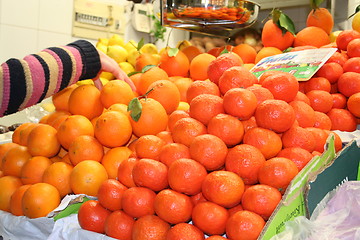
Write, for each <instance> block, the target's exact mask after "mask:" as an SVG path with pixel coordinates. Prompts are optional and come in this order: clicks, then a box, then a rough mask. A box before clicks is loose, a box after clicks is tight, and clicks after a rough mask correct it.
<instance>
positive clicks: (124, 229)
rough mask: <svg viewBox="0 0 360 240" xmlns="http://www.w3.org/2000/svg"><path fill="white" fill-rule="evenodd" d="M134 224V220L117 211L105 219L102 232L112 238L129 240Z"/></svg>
mask: <svg viewBox="0 0 360 240" xmlns="http://www.w3.org/2000/svg"><path fill="white" fill-rule="evenodd" d="M134 223H135V219H134V218H132V217H130V216H129V215H128V214H126V213H125V212H123V211H121V210H117V211H114V212H112V213H111V214H110V215H109V216H108V217H107V218H106V219H105V223H104V232H105V234H106V235H107V236H109V237H112V238H116V239H123V240H131V234H132V229H133V226H134Z"/></svg>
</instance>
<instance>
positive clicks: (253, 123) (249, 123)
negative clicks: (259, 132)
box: [241, 116, 257, 132]
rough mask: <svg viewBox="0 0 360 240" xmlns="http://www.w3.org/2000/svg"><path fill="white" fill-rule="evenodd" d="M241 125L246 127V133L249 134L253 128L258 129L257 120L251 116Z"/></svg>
mask: <svg viewBox="0 0 360 240" xmlns="http://www.w3.org/2000/svg"><path fill="white" fill-rule="evenodd" d="M241 123H242V125H243V126H244V132H247V131H248V130H249V129H251V128H253V127H257V123H256V119H255V117H254V116H251V117H250V118H249V119H248V120H242V121H241Z"/></svg>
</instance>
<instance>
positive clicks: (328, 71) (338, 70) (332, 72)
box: [316, 62, 344, 83]
mask: <svg viewBox="0 0 360 240" xmlns="http://www.w3.org/2000/svg"><path fill="white" fill-rule="evenodd" d="M343 72H344V70H343V68H342V66H341V65H340V64H339V63H337V62H327V63H325V64H324V65H323V66H322V67H321V68H320V69H319V70H318V71H317V72H316V76H318V77H324V78H326V79H327V80H328V81H329V82H330V83H336V82H337V80H338V79H339V77H340V76H341V75H342V74H343Z"/></svg>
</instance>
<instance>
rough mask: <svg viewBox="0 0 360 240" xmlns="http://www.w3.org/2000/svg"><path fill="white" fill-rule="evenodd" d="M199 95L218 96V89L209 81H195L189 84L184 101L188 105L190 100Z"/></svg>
mask: <svg viewBox="0 0 360 240" xmlns="http://www.w3.org/2000/svg"><path fill="white" fill-rule="evenodd" d="M200 94H212V95H215V96H220V90H219V87H218V86H217V85H216V84H215V83H213V82H211V81H201V80H197V81H194V82H192V83H191V84H190V86H189V88H188V90H187V92H186V101H187V102H188V103H190V102H191V100H193V99H194V98H195V97H196V96H198V95H200Z"/></svg>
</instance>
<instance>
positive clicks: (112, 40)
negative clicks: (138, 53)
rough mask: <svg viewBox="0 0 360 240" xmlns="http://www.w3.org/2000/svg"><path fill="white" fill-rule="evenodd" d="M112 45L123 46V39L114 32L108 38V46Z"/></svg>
mask: <svg viewBox="0 0 360 240" xmlns="http://www.w3.org/2000/svg"><path fill="white" fill-rule="evenodd" d="M114 45H120V46H122V47H123V46H125V42H124V39H123V38H122V37H121V36H120V35H119V34H114V35H112V36H111V37H110V38H109V42H108V46H114Z"/></svg>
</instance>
